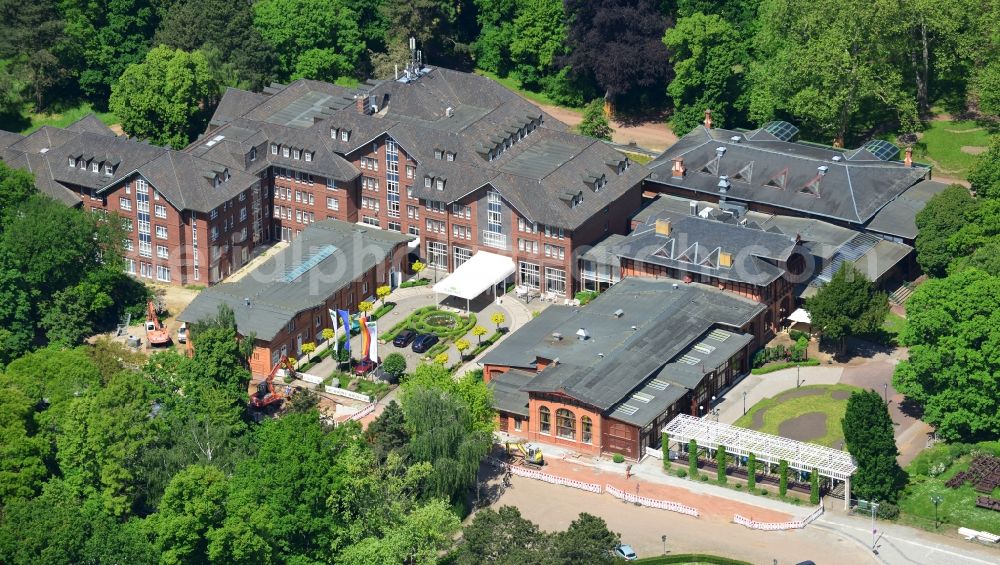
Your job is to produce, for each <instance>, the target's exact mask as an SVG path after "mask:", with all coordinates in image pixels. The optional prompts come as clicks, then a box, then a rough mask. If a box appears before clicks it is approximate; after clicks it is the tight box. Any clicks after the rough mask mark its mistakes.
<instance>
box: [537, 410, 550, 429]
mask: <svg viewBox="0 0 1000 565" xmlns="http://www.w3.org/2000/svg"><path fill="white" fill-rule="evenodd" d="M551 418H552V415H551V414H550V413H549V409H548V408H546V407H544V406H542V407H541V408H539V409H538V431H539V432H541V433H543V434H551V433H552V420H551Z"/></svg>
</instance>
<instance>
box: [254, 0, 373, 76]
mask: <svg viewBox="0 0 1000 565" xmlns="http://www.w3.org/2000/svg"><path fill="white" fill-rule="evenodd" d="M252 9H253V23H254V27H255V28H257V30H258V32H259V33H260V35H261V37H262V38H263V39H264V41H265V42H266V43H267V44H268V45H269V46H270V47H272V48H273V49H274V52H275V53H276V54H277V58H278V76H279V78H281V79H290V78H312V79H318V80H330V81H332V80H333V79H335V78H337V77H339V76H343V75H350V74H353V72H354V69H355V66H356V65H357V63H358V61H359V58H360V57H361V55H362V53H364V42H363V41H362V39H361V31H360V30H359V29H358V14H357V13H356V12H355V11H354V10H352V9H351V8H350V7H348V6H347V3H346V2H343V1H341V0H261V1H259V2H254V3H253V7H252Z"/></svg>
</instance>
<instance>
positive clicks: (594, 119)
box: [579, 98, 614, 141]
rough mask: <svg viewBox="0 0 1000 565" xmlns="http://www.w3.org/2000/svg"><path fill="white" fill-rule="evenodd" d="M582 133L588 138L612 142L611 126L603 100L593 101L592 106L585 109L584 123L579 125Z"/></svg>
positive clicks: (588, 105)
mask: <svg viewBox="0 0 1000 565" xmlns="http://www.w3.org/2000/svg"><path fill="white" fill-rule="evenodd" d="M579 128H580V133H581V134H583V135H586V136H588V137H593V138H596V139H603V140H604V141H611V134H613V133H614V130H612V129H611V124H609V123H608V118H607V116H605V115H604V101H603V100H601V99H599V98H598V99H595V100H591V102H590V104H587V107H586V108H584V109H583V121H581V122H580V125H579Z"/></svg>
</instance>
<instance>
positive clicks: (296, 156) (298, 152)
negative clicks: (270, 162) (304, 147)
mask: <svg viewBox="0 0 1000 565" xmlns="http://www.w3.org/2000/svg"><path fill="white" fill-rule="evenodd" d="M301 157H302V151H301V150H300V149H296V150H294V151H292V159H299V158H301Z"/></svg>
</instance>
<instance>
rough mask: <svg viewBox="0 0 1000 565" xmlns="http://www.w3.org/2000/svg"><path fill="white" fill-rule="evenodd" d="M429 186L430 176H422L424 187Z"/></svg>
mask: <svg viewBox="0 0 1000 565" xmlns="http://www.w3.org/2000/svg"><path fill="white" fill-rule="evenodd" d="M430 187H431V177H424V188H430Z"/></svg>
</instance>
